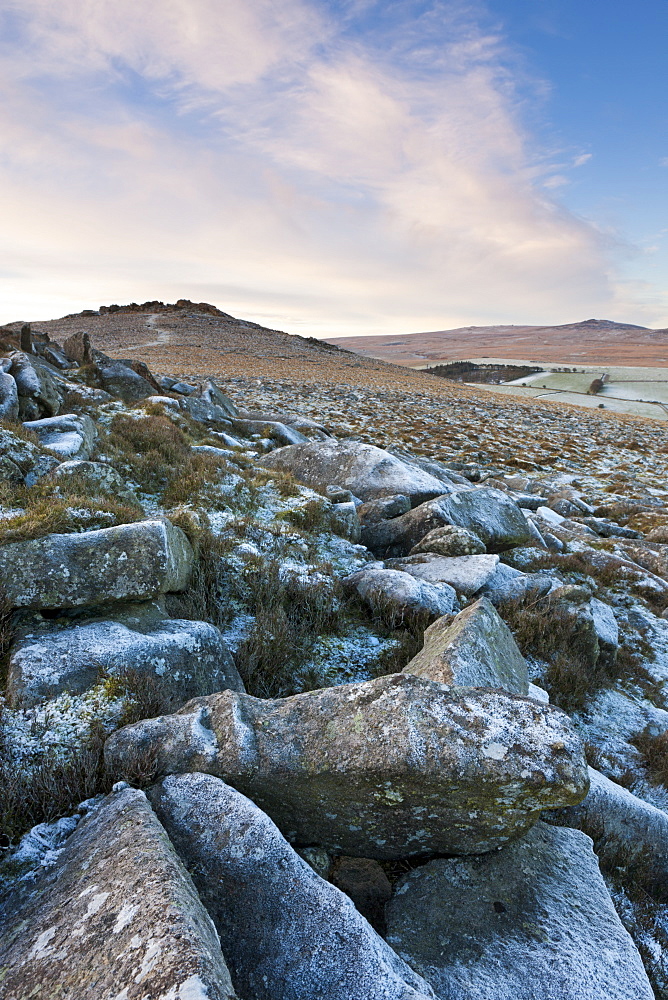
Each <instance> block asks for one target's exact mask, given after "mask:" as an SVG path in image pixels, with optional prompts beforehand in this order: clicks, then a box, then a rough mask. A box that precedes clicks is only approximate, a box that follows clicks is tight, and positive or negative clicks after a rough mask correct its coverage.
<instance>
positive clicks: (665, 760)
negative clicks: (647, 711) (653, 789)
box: [629, 729, 668, 788]
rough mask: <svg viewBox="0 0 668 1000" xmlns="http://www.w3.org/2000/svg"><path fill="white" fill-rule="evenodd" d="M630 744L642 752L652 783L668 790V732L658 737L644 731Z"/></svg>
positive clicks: (631, 740) (646, 730)
mask: <svg viewBox="0 0 668 1000" xmlns="http://www.w3.org/2000/svg"><path fill="white" fill-rule="evenodd" d="M629 742H630V743H632V744H633V746H635V747H636V748H637V749H638V750H639V751H640V756H641V757H642V761H643V764H644V765H645V768H646V769H647V774H648V777H649V779H650V781H652V782H653V783H654V784H655V785H663V786H664V788H668V732H665V733H659V734H658V735H656V734H653V733H651V732H650V731H649V730H648V729H644V730H643V731H642V732H640V733H636V734H635V736H633V737H631V739H630V740H629Z"/></svg>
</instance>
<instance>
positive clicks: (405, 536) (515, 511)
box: [363, 486, 533, 556]
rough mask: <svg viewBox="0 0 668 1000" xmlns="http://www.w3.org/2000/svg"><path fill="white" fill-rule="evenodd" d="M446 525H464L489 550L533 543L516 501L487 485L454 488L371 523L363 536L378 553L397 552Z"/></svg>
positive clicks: (404, 550) (397, 553)
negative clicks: (406, 511) (412, 507)
mask: <svg viewBox="0 0 668 1000" xmlns="http://www.w3.org/2000/svg"><path fill="white" fill-rule="evenodd" d="M450 490H452V486H450ZM447 525H450V526H454V527H459V528H464V529H465V530H466V531H468V532H470V533H471V534H472V535H474V536H475V537H476V538H477V539H479V540H480V541H481V542H482V544H483V546H484V547H485V548H486V549H487V550H488V551H490V552H502V551H504V550H505V549H509V548H512V547H513V546H515V545H526V544H527V543H532V544H533V533H532V530H531V528H530V526H529V523H528V521H527V519H526V517H525V516H524V514H523V513H522V511H521V510H520V509H519V507H518V506H517V504H515V503H513V501H512V500H510V499H509V498H508V496H507V495H506V494H505V493H502V492H501V490H494V489H489V488H486V487H481V488H479V489H465V490H464V489H457V490H456V491H454V492H450V493H448V494H447V495H445V496H439V497H438V498H436V499H432V500H428V501H426V502H425V503H422V504H419V505H418V506H417V507H415V508H414V509H413V510H411V511H409V512H408V513H406V514H402V515H401V516H400V517H395V518H392V519H391V520H386V521H381V522H380V523H378V524H376V525H375V526H374V527H370V528H369V530H368V532H367V533H366V536H365V538H366V540H365V539H363V540H365V544H367V545H368V546H369V548H370V549H372V551H373V552H375V553H377V554H378V555H379V556H384V555H393V556H400V555H405V554H406V553H408V552H410V551H411V550H412V549H413V548H414V547H415V546H417V545H418V543H419V542H421V541H422V539H424V538H425V537H426V536H427V535H428V534H430V533H431V532H432V531H435V530H436V529H437V528H442V527H445V526H447ZM483 551H484V549H483Z"/></svg>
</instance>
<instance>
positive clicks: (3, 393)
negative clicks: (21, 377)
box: [0, 371, 19, 420]
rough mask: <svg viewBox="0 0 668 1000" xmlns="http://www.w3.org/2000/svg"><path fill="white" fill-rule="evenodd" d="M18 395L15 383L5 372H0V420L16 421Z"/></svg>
mask: <svg viewBox="0 0 668 1000" xmlns="http://www.w3.org/2000/svg"><path fill="white" fill-rule="evenodd" d="M18 416H19V394H18V392H17V389H16V382H15V381H14V379H13V378H12V376H11V375H10V374H9V372H6V371H0V420H18Z"/></svg>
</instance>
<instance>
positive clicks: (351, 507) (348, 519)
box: [329, 500, 360, 542]
mask: <svg viewBox="0 0 668 1000" xmlns="http://www.w3.org/2000/svg"><path fill="white" fill-rule="evenodd" d="M329 523H330V527H331V530H332V532H333V534H335V535H339V536H340V537H341V538H347V539H348V541H350V542H359V540H360V519H359V516H358V514H357V506H356V505H355V502H354V500H347V501H345V502H344V503H332V506H331V509H330V515H329Z"/></svg>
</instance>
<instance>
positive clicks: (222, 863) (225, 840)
mask: <svg viewBox="0 0 668 1000" xmlns="http://www.w3.org/2000/svg"><path fill="white" fill-rule="evenodd" d="M149 796H150V798H151V801H152V802H153V804H154V807H155V809H156V812H157V813H158V816H159V817H160V819H161V821H162V822H163V823H164V825H165V827H166V829H167V832H168V833H169V835H170V837H171V838H172V841H173V843H174V845H175V846H176V848H177V850H178V851H179V853H180V854H181V856H182V857H183V859H184V860H185V862H186V864H187V865H188V867H189V868H190V870H191V871H192V872H193V877H194V879H195V881H196V884H197V888H198V889H199V892H200V896H201V898H202V901H203V902H204V904H205V906H206V907H207V909H208V911H209V913H210V914H211V916H212V917H213V920H214V922H215V925H216V927H217V929H218V933H219V934H220V940H221V945H222V949H223V953H224V954H225V957H226V960H227V963H228V965H229V968H230V972H231V974H232V980H233V982H234V985H235V987H236V989H237V990H238V992H239V994H240V996H243V997H248V998H253V1000H278V998H279V997H280V1000H313V998H314V997H318V998H319V1000H351V998H353V997H354V998H355V1000H428V998H432V997H433V993H432V991H431V989H430V987H429V986H427V984H426V983H425V982H424V980H422V979H421V978H420V976H418V975H416V974H415V973H414V972H413V970H412V969H411V968H410V967H409V966H408V965H406V964H405V962H403V961H402V960H401V959H400V958H399V957H398V956H397V955H396V954H395V953H394V952H393V951H392V949H391V948H389V947H388V946H387V945H386V944H385V942H384V941H383V939H382V938H380V937H379V936H378V934H376V932H375V931H374V930H373V929H372V928H371V927H370V926H369V924H368V923H367V921H366V920H365V919H364V917H363V916H361V914H360V913H358V912H357V910H356V909H355V907H354V905H353V903H352V902H351V901H350V899H348V897H347V896H345V895H344V894H343V893H342V892H340V891H339V890H338V889H337V888H335V887H334V886H333V885H330V883H329V882H325V881H324V880H323V879H321V878H320V877H319V876H318V875H316V873H315V872H314V871H313V870H312V868H311V867H310V866H309V865H308V864H307V863H306V862H305V861H303V860H302V858H300V857H299V855H298V854H296V853H295V852H294V851H293V849H292V848H291V847H290V845H289V844H288V843H287V841H286V840H285V839H284V837H283V836H282V835H281V833H280V832H279V830H278V829H277V827H276V826H275V825H274V824H273V823H272V821H271V820H270V819H269V817H268V816H267V815H265V813H263V812H262V811H261V810H260V809H258V807H257V806H256V805H255V804H254V803H253V802H251V801H250V800H249V799H247V798H246V797H245V796H244V795H241V794H239V792H237V791H235V790H234V789H233V788H230V787H229V786H228V785H226V784H224V782H222V781H220V780H219V779H218V778H214V777H211V776H210V775H206V774H184V775H180V776H178V777H171V778H167V779H166V780H165V781H164V782H162V784H161V785H158V786H156V787H155V788H153V789H152V790H151V791H150V792H149Z"/></svg>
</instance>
